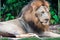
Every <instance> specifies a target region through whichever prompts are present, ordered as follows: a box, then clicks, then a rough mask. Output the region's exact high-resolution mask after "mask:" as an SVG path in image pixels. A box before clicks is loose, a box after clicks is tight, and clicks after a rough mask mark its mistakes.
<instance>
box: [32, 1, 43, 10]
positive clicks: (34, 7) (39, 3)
mask: <svg viewBox="0 0 60 40" xmlns="http://www.w3.org/2000/svg"><path fill="white" fill-rule="evenodd" d="M41 5H42V2H41V1H34V2H32V3H31V6H32V8H33V10H36V9H37V8H38V7H40V6H41Z"/></svg>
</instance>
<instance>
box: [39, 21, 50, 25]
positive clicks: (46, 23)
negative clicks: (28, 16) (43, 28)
mask: <svg viewBox="0 0 60 40" xmlns="http://www.w3.org/2000/svg"><path fill="white" fill-rule="evenodd" d="M40 23H41V24H43V25H49V22H48V21H47V22H40Z"/></svg>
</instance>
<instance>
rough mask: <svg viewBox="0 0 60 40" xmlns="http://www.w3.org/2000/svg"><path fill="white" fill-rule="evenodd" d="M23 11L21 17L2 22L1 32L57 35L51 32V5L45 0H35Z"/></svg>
mask: <svg viewBox="0 0 60 40" xmlns="http://www.w3.org/2000/svg"><path fill="white" fill-rule="evenodd" d="M21 13H22V15H21V17H19V18H17V19H14V20H10V21H6V22H0V32H3V33H10V34H13V35H15V36H16V37H30V36H37V35H35V34H40V33H41V32H42V33H44V35H45V36H51V37H55V36H52V35H51V34H54V33H51V32H49V21H50V14H49V5H48V3H47V2H46V1H45V0H33V1H32V2H31V3H30V4H28V5H26V6H25V7H24V8H23V9H22V11H21ZM30 33H32V34H30ZM34 33H35V34H34ZM47 34H48V35H47ZM1 35H2V34H1ZM55 35H56V34H55ZM57 37H59V36H58V35H57Z"/></svg>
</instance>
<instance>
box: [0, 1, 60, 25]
mask: <svg viewBox="0 0 60 40" xmlns="http://www.w3.org/2000/svg"><path fill="white" fill-rule="evenodd" d="M29 1H31V0H4V2H3V4H2V7H1V11H0V19H1V21H8V20H12V19H14V18H16V16H18V14H19V13H20V11H21V9H22V8H23V7H24V6H25V5H26V4H27V3H28V2H29ZM48 1H51V0H48ZM50 3H51V2H50ZM54 5H55V4H54ZM50 9H51V10H50V13H51V20H50V23H51V24H58V23H60V19H59V17H58V15H56V14H57V12H56V11H57V10H56V9H55V8H53V5H52V4H51V6H50Z"/></svg>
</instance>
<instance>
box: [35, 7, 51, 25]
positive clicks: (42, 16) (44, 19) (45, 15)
mask: <svg viewBox="0 0 60 40" xmlns="http://www.w3.org/2000/svg"><path fill="white" fill-rule="evenodd" d="M36 15H37V17H38V19H39V21H40V22H41V23H42V24H43V25H49V20H50V13H49V9H48V8H47V7H46V6H41V7H40V8H39V9H38V10H37V11H36Z"/></svg>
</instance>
